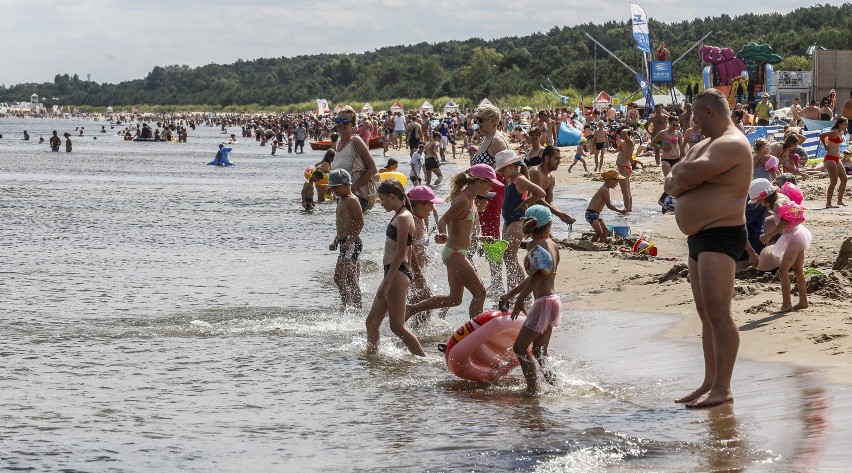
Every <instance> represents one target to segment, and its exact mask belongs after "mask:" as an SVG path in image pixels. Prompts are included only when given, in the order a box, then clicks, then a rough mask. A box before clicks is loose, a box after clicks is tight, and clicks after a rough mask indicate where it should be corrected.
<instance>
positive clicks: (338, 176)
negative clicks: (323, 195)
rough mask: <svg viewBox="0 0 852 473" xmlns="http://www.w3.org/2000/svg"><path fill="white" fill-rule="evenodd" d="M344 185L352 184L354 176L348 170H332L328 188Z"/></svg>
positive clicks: (329, 174) (329, 175)
mask: <svg viewBox="0 0 852 473" xmlns="http://www.w3.org/2000/svg"><path fill="white" fill-rule="evenodd" d="M342 184H352V176H350V175H349V172H348V171H347V170H346V169H332V170H331V172H330V173H328V187H334V186H339V185H342Z"/></svg>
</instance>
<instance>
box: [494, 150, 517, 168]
mask: <svg viewBox="0 0 852 473" xmlns="http://www.w3.org/2000/svg"><path fill="white" fill-rule="evenodd" d="M520 160H521V157H520V156H518V153H516V152H514V151H513V150H511V149H504V150H503V151H500V152H499V153H497V156H494V161H495V164H494V169H497V170H500V169H503V168H504V167H506V166H508V165H510V164H514V163H517V162H518V161H520Z"/></svg>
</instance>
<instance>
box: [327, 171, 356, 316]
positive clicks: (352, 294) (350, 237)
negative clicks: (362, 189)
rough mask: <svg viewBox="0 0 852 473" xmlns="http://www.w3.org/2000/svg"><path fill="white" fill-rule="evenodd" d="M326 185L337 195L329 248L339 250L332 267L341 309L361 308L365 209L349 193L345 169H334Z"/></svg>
mask: <svg viewBox="0 0 852 473" xmlns="http://www.w3.org/2000/svg"><path fill="white" fill-rule="evenodd" d="M328 187H329V188H330V189H331V190H332V192H334V195H336V196H337V198H338V200H337V211H336V214H337V216H336V224H337V233H336V235H335V236H334V241H333V242H331V245H329V246H328V249H329V250H331V251H335V250H338V249H339V250H340V254H339V255H338V256H337V265H335V267H334V283H335V284H337V289H338V290H339V291H340V297H341V300H342V302H343V307H344V309H345V308H346V307H350V306H354V307H357V308H359V309H360V308H361V283H360V281H359V279H358V273H359V272H360V269H361V268H360V265H359V263H358V255H360V254H361V250H362V249H363V244H362V243H361V237H360V234H361V229H363V228H364V212H363V211H362V210H361V201H360V200H358V197H357V196H356V195H355V194H353V193H352V176H350V175H349V173H348V172H347V171H346V170H345V169H334V170H332V171H331V172H330V173H329V175H328Z"/></svg>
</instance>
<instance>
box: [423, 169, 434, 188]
mask: <svg viewBox="0 0 852 473" xmlns="http://www.w3.org/2000/svg"><path fill="white" fill-rule="evenodd" d="M423 172H424V173H425V174H426V185H427V186H428V185H429V184H432V171H431V170H429V169H426V167H424V168H423Z"/></svg>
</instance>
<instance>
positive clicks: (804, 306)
mask: <svg viewBox="0 0 852 473" xmlns="http://www.w3.org/2000/svg"><path fill="white" fill-rule="evenodd" d="M808 305H809V304H808V303H807V302H799V303H798V304H796V305H794V306H793V310H801V309H807V308H808Z"/></svg>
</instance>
